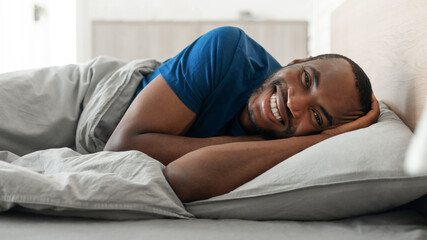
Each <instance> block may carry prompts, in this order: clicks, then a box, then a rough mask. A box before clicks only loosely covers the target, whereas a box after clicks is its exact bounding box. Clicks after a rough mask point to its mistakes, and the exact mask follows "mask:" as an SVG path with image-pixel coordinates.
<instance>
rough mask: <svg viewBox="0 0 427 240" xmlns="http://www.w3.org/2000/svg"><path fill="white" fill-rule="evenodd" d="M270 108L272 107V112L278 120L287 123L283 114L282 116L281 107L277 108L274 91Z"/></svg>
mask: <svg viewBox="0 0 427 240" xmlns="http://www.w3.org/2000/svg"><path fill="white" fill-rule="evenodd" d="M270 109H271V112H272V113H273V116H274V117H275V118H276V119H277V121H279V122H280V123H282V124H283V125H285V123H284V122H283V119H282V116H280V112H279V109H278V108H277V98H276V93H273V95H271V97H270Z"/></svg>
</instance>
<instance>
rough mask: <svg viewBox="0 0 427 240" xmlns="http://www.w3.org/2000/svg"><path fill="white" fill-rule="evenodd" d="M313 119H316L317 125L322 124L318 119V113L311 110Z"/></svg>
mask: <svg viewBox="0 0 427 240" xmlns="http://www.w3.org/2000/svg"><path fill="white" fill-rule="evenodd" d="M313 115H314V119H316V122H317V124H318V125H319V126H322V121H321V120H320V116H319V114H317V112H315V111H313Z"/></svg>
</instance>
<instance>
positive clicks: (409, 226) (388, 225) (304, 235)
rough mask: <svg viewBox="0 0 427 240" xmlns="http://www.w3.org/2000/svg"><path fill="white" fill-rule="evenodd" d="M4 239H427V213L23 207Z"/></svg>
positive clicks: (4, 220)
mask: <svg viewBox="0 0 427 240" xmlns="http://www.w3.org/2000/svg"><path fill="white" fill-rule="evenodd" d="M0 236H1V239H19V240H21V239H23V240H24V239H31V240H38V239H43V240H46V239H61V240H68V239H176V240H180V239H221V240H224V239H237V240H238V239H245V240H246V239H263V240H265V239H292V240H299V239H301V240H302V239H304V240H310V239H346V240H356V239H364V240H365V239H375V240H382V239H384V240H394V239H396V240H412V239H427V218H425V217H424V216H423V215H421V214H419V213H418V212H416V211H413V210H410V209H400V210H394V211H390V212H386V213H382V214H375V215H368V216H362V217H356V218H350V219H344V220H337V221H323V222H322V221H316V222H302V221H248V220H238V219H222V220H212V219H190V220H184V219H157V220H138V221H134V220H132V221H106V220H92V219H82V218H69V217H66V218H65V217H52V216H44V215H36V214H31V213H23V212H6V213H3V214H1V215H0Z"/></svg>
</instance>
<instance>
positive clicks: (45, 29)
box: [0, 0, 76, 72]
mask: <svg viewBox="0 0 427 240" xmlns="http://www.w3.org/2000/svg"><path fill="white" fill-rule="evenodd" d="M35 4H38V5H39V6H41V7H43V8H44V9H45V12H44V14H41V15H40V20H39V21H34V5H35ZM75 12H76V4H75V0H19V1H16V0H0V36H1V37H0V72H8V71H15V70H19V69H26V68H37V67H44V66H51V65H63V64H67V63H74V62H76V14H75Z"/></svg>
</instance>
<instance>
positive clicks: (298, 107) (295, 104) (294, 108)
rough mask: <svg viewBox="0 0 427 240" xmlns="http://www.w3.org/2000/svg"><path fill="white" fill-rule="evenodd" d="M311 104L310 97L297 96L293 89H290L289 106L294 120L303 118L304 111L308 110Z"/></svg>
mask: <svg viewBox="0 0 427 240" xmlns="http://www.w3.org/2000/svg"><path fill="white" fill-rule="evenodd" d="M309 102H310V99H309V97H308V96H305V95H303V94H297V93H296V92H295V89H294V88H292V87H290V88H289V89H288V102H287V106H288V108H289V110H290V111H291V114H292V116H293V117H294V118H300V117H302V115H303V113H304V111H305V110H307V108H308V105H309Z"/></svg>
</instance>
